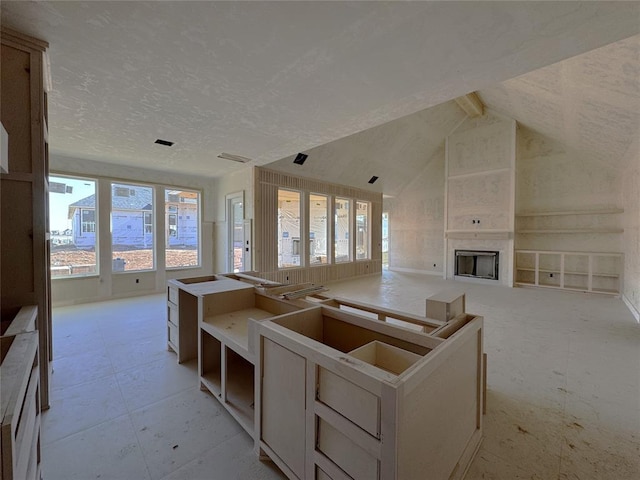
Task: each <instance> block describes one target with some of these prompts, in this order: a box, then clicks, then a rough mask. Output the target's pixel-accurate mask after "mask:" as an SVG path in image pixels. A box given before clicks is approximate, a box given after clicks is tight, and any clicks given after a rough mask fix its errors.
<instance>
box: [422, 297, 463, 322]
mask: <svg viewBox="0 0 640 480" xmlns="http://www.w3.org/2000/svg"><path fill="white" fill-rule="evenodd" d="M465 298H466V297H465V294H464V292H461V291H460V290H458V289H451V290H446V291H444V292H439V293H437V294H435V295H432V296H430V297H429V298H427V302H426V304H427V305H426V313H425V315H426V316H427V317H428V318H434V319H436V320H440V321H442V322H448V321H449V320H451V319H452V318H455V317H457V316H458V315H461V314H463V313H464V312H465V311H466V305H465V303H466V302H465Z"/></svg>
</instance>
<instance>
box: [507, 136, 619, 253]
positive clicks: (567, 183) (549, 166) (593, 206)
mask: <svg viewBox="0 0 640 480" xmlns="http://www.w3.org/2000/svg"><path fill="white" fill-rule="evenodd" d="M518 150H519V155H518V162H517V166H516V212H558V211H574V210H581V211H583V210H602V209H610V208H622V207H623V205H622V198H621V191H622V189H621V187H622V173H623V172H622V171H620V170H619V169H616V168H614V167H612V166H611V165H608V164H605V163H601V162H598V161H595V160H590V159H588V158H585V157H584V156H583V155H581V154H580V153H579V152H577V151H574V150H572V149H570V148H567V147H566V146H565V145H563V144H561V143H559V142H556V141H554V140H552V139H550V138H549V137H546V136H544V135H542V134H539V133H536V132H534V131H533V130H530V129H528V128H526V127H522V126H521V127H520V128H519V129H518ZM622 217H623V216H622V215H579V216H554V217H532V218H520V217H519V218H518V223H517V230H523V229H535V228H539V229H554V228H555V229H562V228H606V227H611V228H622ZM516 249H535V250H564V251H586V252H621V251H622V235H621V234H619V233H618V234H616V233H580V234H551V235H550V234H518V235H517V238H516Z"/></svg>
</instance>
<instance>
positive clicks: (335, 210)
mask: <svg viewBox="0 0 640 480" xmlns="http://www.w3.org/2000/svg"><path fill="white" fill-rule="evenodd" d="M342 201H346V204H347V205H348V207H347V209H348V210H349V214H348V216H347V240H348V241H349V244H348V246H347V251H348V252H349V255H348V257H347V259H346V260H338V243H337V242H338V238H337V237H336V233H337V232H338V208H337V206H338V202H342ZM353 205H354V199H353V198H350V197H340V196H337V195H336V196H335V197H334V202H333V218H334V221H333V244H334V248H333V262H332V263H334V264H336V265H337V264H343V263H351V262H354V261H355V259H354V256H355V254H354V251H353V250H354V249H353V246H354V241H353V222H354V216H353ZM340 210H342V209H340Z"/></svg>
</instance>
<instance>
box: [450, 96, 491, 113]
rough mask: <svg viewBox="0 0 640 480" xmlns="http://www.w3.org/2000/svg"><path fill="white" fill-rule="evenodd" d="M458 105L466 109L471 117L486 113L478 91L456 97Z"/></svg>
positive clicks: (465, 111)
mask: <svg viewBox="0 0 640 480" xmlns="http://www.w3.org/2000/svg"><path fill="white" fill-rule="evenodd" d="M455 100H456V103H457V104H458V106H459V107H460V108H461V109H462V110H464V113H466V114H467V115H469V117H471V118H474V117H480V116H481V115H482V114H483V113H484V105H483V104H482V100H480V97H478V94H476V92H471V93H467V94H466V95H463V96H462V97H458V98H456V99H455Z"/></svg>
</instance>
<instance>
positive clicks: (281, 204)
mask: <svg viewBox="0 0 640 480" xmlns="http://www.w3.org/2000/svg"><path fill="white" fill-rule="evenodd" d="M277 235H278V268H287V267H297V266H299V265H300V256H301V252H300V250H301V248H300V192H293V191H291V190H278V232H277Z"/></svg>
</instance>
